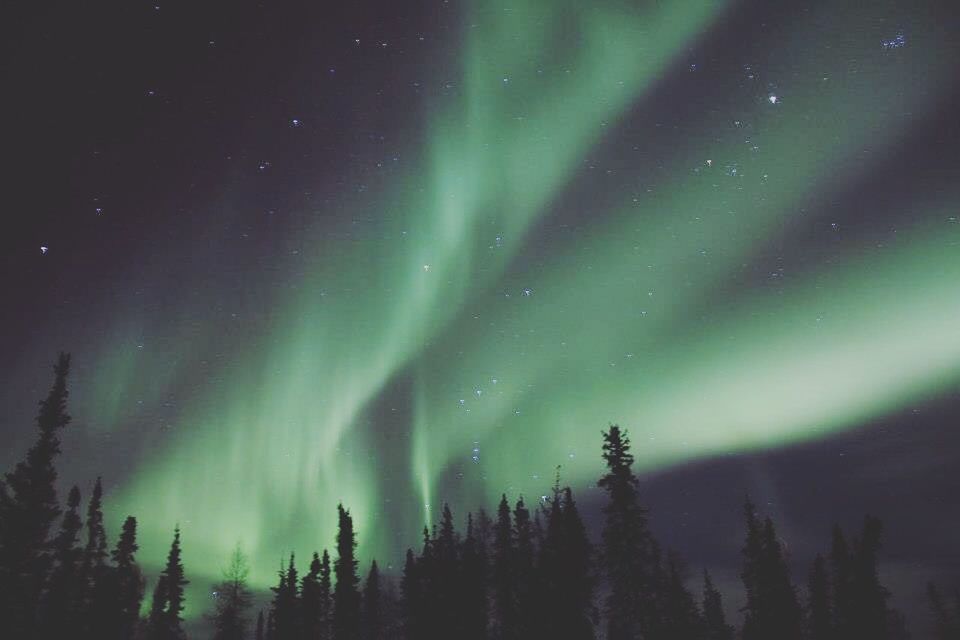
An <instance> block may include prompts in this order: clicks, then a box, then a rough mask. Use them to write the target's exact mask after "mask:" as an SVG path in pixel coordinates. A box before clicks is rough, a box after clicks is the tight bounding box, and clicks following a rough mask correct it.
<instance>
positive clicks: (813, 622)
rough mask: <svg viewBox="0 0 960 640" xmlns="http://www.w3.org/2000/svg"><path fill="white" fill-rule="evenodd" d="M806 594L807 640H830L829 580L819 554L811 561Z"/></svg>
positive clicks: (822, 559)
mask: <svg viewBox="0 0 960 640" xmlns="http://www.w3.org/2000/svg"><path fill="white" fill-rule="evenodd" d="M808 592H809V602H808V604H807V637H808V640H832V637H833V612H832V611H831V605H830V579H829V576H828V575H827V563H826V560H824V558H823V556H822V555H820V554H817V557H816V558H814V560H813V568H812V569H811V570H810V585H809V588H808Z"/></svg>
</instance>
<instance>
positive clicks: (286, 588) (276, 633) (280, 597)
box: [271, 553, 300, 640]
mask: <svg viewBox="0 0 960 640" xmlns="http://www.w3.org/2000/svg"><path fill="white" fill-rule="evenodd" d="M278 576H279V578H280V582H279V584H278V585H277V586H276V587H274V588H273V594H274V596H273V609H272V611H271V613H272V614H273V637H274V638H275V640H296V638H297V637H298V635H299V633H300V625H299V618H300V610H299V609H300V597H299V593H298V588H297V587H298V584H299V583H298V581H297V567H296V560H295V558H294V555H293V554H292V553H291V554H290V561H289V563H288V564H287V567H286V569H284V567H283V565H282V564H281V565H280V570H279V571H278Z"/></svg>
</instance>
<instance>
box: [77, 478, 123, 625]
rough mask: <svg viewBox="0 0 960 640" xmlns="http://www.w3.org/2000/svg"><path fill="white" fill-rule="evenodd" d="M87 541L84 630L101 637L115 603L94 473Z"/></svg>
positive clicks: (100, 498)
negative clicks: (111, 592) (110, 591)
mask: <svg viewBox="0 0 960 640" xmlns="http://www.w3.org/2000/svg"><path fill="white" fill-rule="evenodd" d="M86 527H87V543H86V546H85V547H84V550H83V564H82V568H81V580H82V588H83V616H82V617H83V621H82V623H81V624H82V627H83V629H84V633H85V634H86V635H87V636H89V637H91V638H102V637H104V636H106V635H107V634H108V633H109V631H108V628H107V627H106V626H105V625H106V624H107V622H108V620H109V619H110V618H111V617H112V613H113V611H114V605H115V603H113V602H111V594H109V593H108V591H109V589H110V585H109V584H108V583H109V582H110V581H111V580H112V579H113V575H112V574H113V571H112V568H111V567H109V566H108V565H107V557H108V554H107V534H106V531H105V530H104V527H103V486H102V484H101V480H100V478H99V477H97V481H96V483H95V484H94V485H93V493H92V494H91V496H90V502H89V504H88V505H87V522H86Z"/></svg>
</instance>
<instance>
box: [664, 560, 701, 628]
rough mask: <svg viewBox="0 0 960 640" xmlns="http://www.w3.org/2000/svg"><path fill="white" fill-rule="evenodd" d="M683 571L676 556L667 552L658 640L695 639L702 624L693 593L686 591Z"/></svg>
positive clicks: (684, 570) (681, 564)
mask: <svg viewBox="0 0 960 640" xmlns="http://www.w3.org/2000/svg"><path fill="white" fill-rule="evenodd" d="M685 574H686V568H685V567H684V565H683V563H682V562H681V560H680V558H679V556H677V555H676V554H675V553H670V554H668V556H667V564H666V568H665V571H664V575H663V580H664V585H663V609H662V612H661V616H660V625H661V626H660V633H661V637H664V638H671V639H673V640H699V639H700V638H701V637H702V635H703V630H704V623H703V619H702V618H701V616H700V611H699V610H698V608H697V604H696V601H695V600H694V597H693V594H692V593H690V590H689V589H687V587H686V585H685V584H684V581H685V579H686V575H685Z"/></svg>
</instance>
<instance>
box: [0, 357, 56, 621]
mask: <svg viewBox="0 0 960 640" xmlns="http://www.w3.org/2000/svg"><path fill="white" fill-rule="evenodd" d="M53 371H54V381H53V386H52V387H51V388H50V392H49V393H48V394H47V397H46V398H45V399H44V400H42V401H40V411H39V412H38V414H37V427H38V430H39V432H40V433H39V436H38V438H37V441H36V442H35V443H34V445H33V446H32V447H30V449H29V450H28V451H27V455H26V459H25V460H23V461H22V462H19V463H18V464H17V465H16V467H15V468H14V470H13V471H12V472H10V473H7V474H6V477H5V481H4V482H2V483H0V593H3V594H6V597H3V598H0V620H3V625H4V631H5V632H6V633H8V634H9V635H10V637H13V638H16V637H23V638H29V637H31V636H32V635H34V632H35V629H36V620H37V615H36V614H37V606H38V603H39V602H41V595H42V590H43V585H44V582H45V580H46V577H47V574H48V572H49V569H50V563H51V558H50V553H49V552H50V546H51V545H50V541H49V540H48V535H49V532H50V527H51V526H52V525H53V523H54V521H55V520H56V519H57V517H58V516H59V515H60V507H59V505H58V504H57V492H56V488H55V484H56V480H57V471H56V469H55V467H54V459H55V458H56V457H57V455H58V454H59V453H60V430H61V429H63V428H64V427H65V426H66V425H67V424H68V423H69V422H70V416H69V415H67V411H66V409H67V396H68V393H67V374H68V373H69V371H70V356H69V355H68V354H66V353H61V354H60V356H59V358H58V359H57V364H56V365H55V366H54V368H53Z"/></svg>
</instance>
